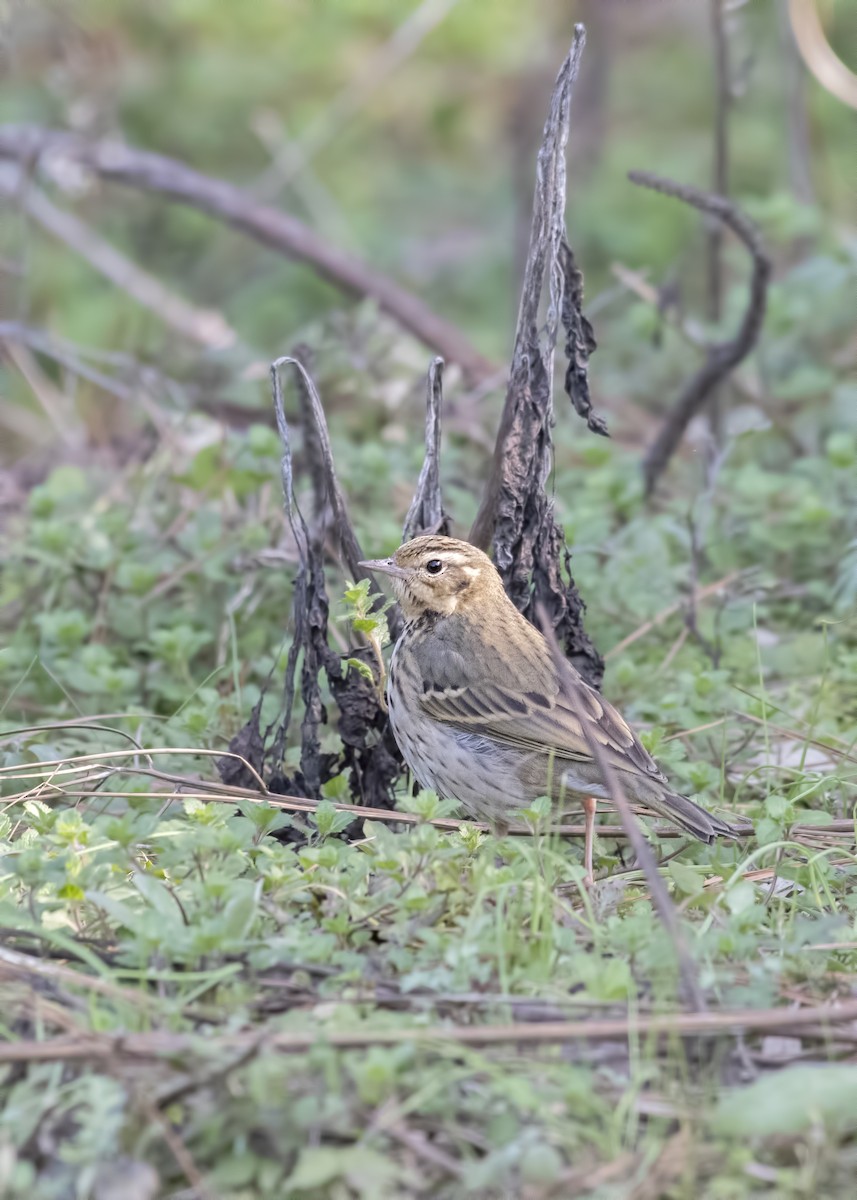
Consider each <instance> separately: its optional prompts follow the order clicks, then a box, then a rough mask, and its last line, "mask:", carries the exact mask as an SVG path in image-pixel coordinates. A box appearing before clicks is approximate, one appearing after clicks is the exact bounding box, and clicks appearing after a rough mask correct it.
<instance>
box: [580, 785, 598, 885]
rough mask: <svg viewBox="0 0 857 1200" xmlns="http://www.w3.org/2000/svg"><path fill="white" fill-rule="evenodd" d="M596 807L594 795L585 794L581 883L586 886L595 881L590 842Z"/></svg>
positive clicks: (593, 830)
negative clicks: (584, 872)
mask: <svg viewBox="0 0 857 1200" xmlns="http://www.w3.org/2000/svg"><path fill="white" fill-rule="evenodd" d="M597 807H598V801H597V800H596V799H595V797H594V796H587V797H586V798H585V800H584V801H583V819H584V828H583V869H584V870H585V871H586V874H585V875H584V877H583V884H584V887H588V888H590V887H592V885H593V884H594V883H595V876H594V875H593V874H592V842H593V840H594V837H595V810H596V808H597Z"/></svg>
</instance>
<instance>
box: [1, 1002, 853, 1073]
mask: <svg viewBox="0 0 857 1200" xmlns="http://www.w3.org/2000/svg"><path fill="white" fill-rule="evenodd" d="M855 1021H857V1000H849V1001H846V1002H844V1003H842V1004H819V1005H810V1006H807V1007H805V1008H798V1009H794V1008H761V1009H755V1008H743V1009H734V1010H732V1011H729V1010H723V1009H721V1010H719V1011H717V1012H674V1013H663V1014H658V1015H655V1014H641V1013H634V1014H630V1013H629V1014H628V1015H627V1016H624V1017H601V1018H599V1017H594V1018H588V1019H586V1020H582V1021H521V1022H512V1023H510V1024H508V1025H451V1024H449V1025H437V1026H426V1025H418V1026H411V1027H402V1026H399V1027H393V1028H390V1027H389V1026H387V1027H386V1028H382V1029H326V1028H324V1027H319V1026H318V1024H317V1023H316V1025H315V1027H314V1028H312V1029H307V1030H279V1031H277V1032H273V1033H271V1034H270V1036H269V1037H268V1039H267V1040H266V1042H265V1048H266V1049H267V1050H269V1051H280V1052H281V1053H284V1054H295V1053H304V1052H306V1051H307V1050H311V1049H312V1047H313V1046H316V1045H318V1044H319V1043H322V1044H327V1045H329V1046H333V1047H335V1048H338V1049H340V1050H360V1049H364V1048H365V1047H367V1046H401V1045H403V1044H409V1043H418V1044H420V1045H423V1046H426V1045H428V1046H430V1045H432V1043H436V1044H439V1045H440V1044H446V1045H450V1044H451V1045H458V1046H500V1045H504V1044H505V1045H508V1044H512V1045H514V1044H516V1043H517V1044H520V1045H522V1046H524V1045H539V1044H542V1045H544V1044H549V1043H552V1042H553V1043H556V1042H560V1043H561V1042H575V1041H578V1042H579V1041H584V1042H594V1041H596V1040H599V1039H600V1040H603V1041H619V1042H624V1041H627V1040H628V1039H629V1038H634V1039H637V1038H641V1037H652V1038H666V1039H670V1038H678V1039H687V1038H694V1039H695V1038H698V1037H699V1036H700V1035H703V1034H710V1035H716V1034H720V1035H726V1036H732V1035H734V1034H738V1033H772V1032H774V1031H775V1030H776V1031H779V1032H787V1031H793V1030H794V1031H797V1030H800V1031H801V1035H802V1036H803V1037H806V1038H812V1039H813V1040H816V1041H820V1042H827V1041H829V1040H830V1039H831V1038H836V1039H840V1040H843V1039H844V1040H848V1041H854V1040H857V1030H855V1029H853V1028H848V1027H849V1026H853V1024H854V1022H855ZM258 1044H259V1031H258V1030H252V1031H246V1032H238V1033H227V1034H223V1035H220V1036H210V1037H205V1038H194V1037H193V1036H192V1035H188V1034H182V1033H170V1032H166V1031H160V1030H153V1031H150V1032H145V1033H126V1034H118V1035H109V1034H98V1033H93V1034H89V1035H85V1036H82V1037H77V1036H75V1037H70V1038H69V1037H58V1038H53V1039H51V1040H49V1041H19V1042H3V1043H0V1062H4V1063H30V1062H81V1061H83V1062H87V1061H89V1062H104V1061H109V1060H110V1059H117V1060H122V1059H126V1060H127V1059H132V1060H140V1059H150V1060H151V1059H160V1058H173V1057H179V1058H180V1059H181V1060H182V1061H183V1062H186V1061H187V1059H188V1058H189V1057H191V1056H193V1055H194V1053H195V1051H196V1050H197V1049H198V1050H199V1051H200V1053H202V1054H203V1055H205V1056H209V1055H210V1054H211V1050H212V1048H213V1047H215V1046H216V1047H217V1048H218V1049H221V1050H227V1051H237V1050H240V1049H242V1048H245V1047H247V1046H255V1045H258Z"/></svg>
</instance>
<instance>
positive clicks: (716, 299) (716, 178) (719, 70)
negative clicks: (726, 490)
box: [708, 0, 732, 423]
mask: <svg viewBox="0 0 857 1200" xmlns="http://www.w3.org/2000/svg"><path fill="white" fill-rule="evenodd" d="M709 3H710V6H711V33H712V39H713V42H714V167H713V171H712V190H713V191H714V192H715V194H716V195H718V196H726V195H727V194H728V192H729V105H730V103H731V100H732V93H731V88H730V86H729V44H728V41H727V39H726V28H725V24H724V21H725V17H724V12H723V8H724V0H709ZM722 255H723V226H722V225H721V223H720V222H719V221H711V222H710V227H709V230H708V319H709V320H710V321H712V322H713V323H714V324H716V323H717V322H718V321H719V320H720V317H721V313H722V309H723V262H722ZM713 423H714V422H713Z"/></svg>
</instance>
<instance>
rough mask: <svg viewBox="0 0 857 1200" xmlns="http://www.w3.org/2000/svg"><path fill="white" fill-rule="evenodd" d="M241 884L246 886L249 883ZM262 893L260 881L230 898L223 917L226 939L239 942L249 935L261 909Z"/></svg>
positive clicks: (222, 924) (242, 888) (242, 881)
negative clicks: (260, 897)
mask: <svg viewBox="0 0 857 1200" xmlns="http://www.w3.org/2000/svg"><path fill="white" fill-rule="evenodd" d="M240 882H241V883H242V884H246V882H247V881H245V880H241V881H240ZM261 891H262V884H261V881H258V882H257V883H255V884H254V885H252V886H251V887H249V888H248V887H246V886H243V887H241V888H238V889H237V890H236V892H235V893H234V894H233V895H231V896H230V897H229V899H228V900H227V902H226V907H225V908H224V909H223V915H222V917H221V928H222V930H223V935H224V937H225V938H229V939H230V940H231V941H236V942H237V941H240V940H241V939H242V938H243V937H245V936H246V935H247V933H248V932H249V929H250V926H251V925H252V924H253V919H254V918H255V916H256V913H257V911H258V908H259V896H260V894H261Z"/></svg>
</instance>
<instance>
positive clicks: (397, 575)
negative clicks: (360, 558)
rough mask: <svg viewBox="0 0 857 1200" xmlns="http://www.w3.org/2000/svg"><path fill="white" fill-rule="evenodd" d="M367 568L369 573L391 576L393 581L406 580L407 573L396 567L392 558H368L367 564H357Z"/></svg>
mask: <svg viewBox="0 0 857 1200" xmlns="http://www.w3.org/2000/svg"><path fill="white" fill-rule="evenodd" d="M357 565H358V566H360V567H368V568H369V570H370V571H381V572H382V573H383V574H384V575H392V576H393V578H394V579H407V578H408V572H407V571H404V570H402V568H401V567H397V566H396V564H395V563H394V562H393V560H392V558H370V559H369V560H368V561H367V562H362V563H358V564H357Z"/></svg>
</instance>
